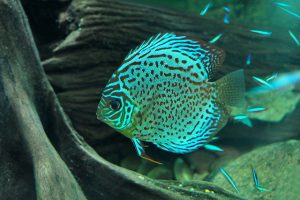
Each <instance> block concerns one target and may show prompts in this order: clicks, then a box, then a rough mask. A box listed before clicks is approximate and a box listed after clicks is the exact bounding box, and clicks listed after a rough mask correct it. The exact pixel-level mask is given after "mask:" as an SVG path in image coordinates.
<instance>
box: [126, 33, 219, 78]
mask: <svg viewBox="0 0 300 200" xmlns="http://www.w3.org/2000/svg"><path fill="white" fill-rule="evenodd" d="M156 49H170V50H172V51H174V52H179V53H182V54H184V55H188V56H190V57H191V58H193V59H194V60H199V61H200V63H201V65H202V67H204V69H205V71H206V72H207V78H209V79H210V78H212V77H213V73H214V71H216V69H217V68H218V66H220V65H221V64H222V63H223V61H224V58H225V52H224V51H223V50H222V49H220V48H218V47H215V46H214V45H212V44H209V43H208V42H205V41H203V40H199V39H197V38H192V37H186V36H180V35H176V34H174V33H165V34H160V33H159V34H157V35H156V36H153V37H150V38H149V39H148V40H145V41H144V42H142V44H141V45H139V46H138V47H137V48H135V49H134V50H131V51H130V53H129V54H128V55H127V56H126V58H125V60H124V63H126V62H129V61H131V60H133V59H134V58H141V57H143V55H146V54H147V53H149V52H150V51H152V50H156Z"/></svg>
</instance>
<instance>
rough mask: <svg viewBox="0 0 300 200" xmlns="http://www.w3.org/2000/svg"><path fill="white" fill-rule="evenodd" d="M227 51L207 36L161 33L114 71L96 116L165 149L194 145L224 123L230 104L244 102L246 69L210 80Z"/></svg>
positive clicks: (178, 149)
mask: <svg viewBox="0 0 300 200" xmlns="http://www.w3.org/2000/svg"><path fill="white" fill-rule="evenodd" d="M224 56H225V55H224V51H223V50H221V49H219V48H217V47H214V46H212V45H211V44H209V43H207V42H204V41H199V40H192V39H189V38H187V37H186V36H177V35H175V34H172V33H166V34H158V35H156V36H154V37H152V38H150V39H149V40H147V41H145V42H143V43H142V44H141V45H140V46H139V47H137V48H136V49H135V50H133V51H131V52H130V53H129V55H128V56H127V57H126V58H125V60H124V62H123V64H122V65H121V66H120V67H119V68H118V69H117V70H116V71H115V72H114V74H113V75H112V77H111V79H110V80H109V82H108V83H107V85H106V87H105V88H104V90H103V93H102V97H101V100H100V103H99V105H98V109H97V118H98V119H99V120H101V121H103V122H105V123H107V124H108V125H110V126H111V127H113V128H114V129H116V130H117V131H118V132H120V133H122V134H123V135H125V136H127V137H129V138H131V139H132V138H134V139H136V140H141V141H147V142H152V143H154V144H155V145H156V146H157V147H159V148H161V149H164V150H166V151H170V152H173V153H188V152H191V151H194V150H196V149H198V148H199V147H201V146H204V145H205V144H206V143H208V142H209V141H210V140H211V139H212V138H213V136H214V135H215V134H216V133H217V132H218V131H219V130H220V129H221V128H223V127H224V126H225V124H226V123H227V120H228V118H229V117H230V110H229V109H228V107H227V106H228V105H229V106H242V105H243V104H244V96H243V95H244V91H243V90H244V80H243V72H242V70H239V71H236V72H233V73H231V74H229V75H228V76H225V77H223V78H221V79H220V80H218V81H216V82H213V81H211V79H212V78H213V73H214V71H215V70H216V68H217V67H218V66H220V65H221V64H222V62H223V60H224ZM134 143H135V144H137V145H139V143H138V142H134ZM140 146H141V145H139V147H136V148H137V149H141V148H140Z"/></svg>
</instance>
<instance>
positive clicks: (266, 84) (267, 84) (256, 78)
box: [252, 76, 273, 88]
mask: <svg viewBox="0 0 300 200" xmlns="http://www.w3.org/2000/svg"><path fill="white" fill-rule="evenodd" d="M252 78H253V79H254V80H255V81H257V82H258V83H260V84H262V85H265V86H268V87H269V88H273V86H272V85H271V84H270V83H268V82H267V81H265V80H263V79H261V78H258V77H256V76H252Z"/></svg>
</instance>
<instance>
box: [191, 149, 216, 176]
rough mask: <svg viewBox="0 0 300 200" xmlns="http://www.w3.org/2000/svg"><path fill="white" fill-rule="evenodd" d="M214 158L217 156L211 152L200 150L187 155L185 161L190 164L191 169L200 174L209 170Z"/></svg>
mask: <svg viewBox="0 0 300 200" xmlns="http://www.w3.org/2000/svg"><path fill="white" fill-rule="evenodd" d="M216 158H217V156H216V155H215V154H214V153H213V152H209V151H204V150H201V149H200V150H198V151H195V152H193V153H191V154H188V155H187V160H188V161H189V163H190V164H191V167H192V169H195V170H196V171H197V173H200V174H201V173H203V172H205V171H207V170H209V169H210V166H211V164H212V163H213V162H214V161H215V160H216Z"/></svg>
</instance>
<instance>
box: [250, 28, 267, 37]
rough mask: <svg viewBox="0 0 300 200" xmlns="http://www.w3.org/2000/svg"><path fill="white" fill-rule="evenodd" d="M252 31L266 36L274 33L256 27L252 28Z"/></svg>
mask: <svg viewBox="0 0 300 200" xmlns="http://www.w3.org/2000/svg"><path fill="white" fill-rule="evenodd" d="M250 32H252V33H257V34H260V35H265V36H270V35H272V32H270V31H263V30H255V29H252V30H250Z"/></svg>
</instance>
